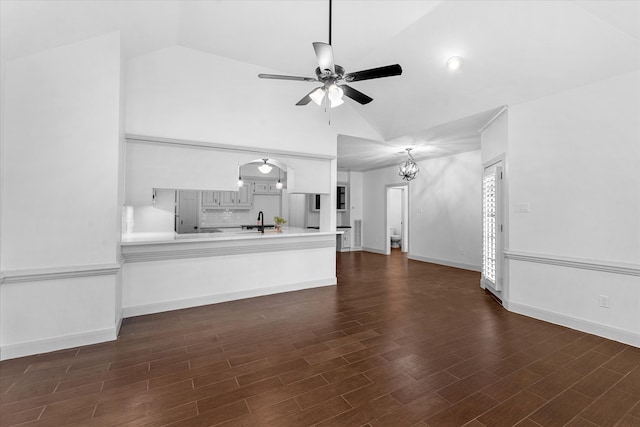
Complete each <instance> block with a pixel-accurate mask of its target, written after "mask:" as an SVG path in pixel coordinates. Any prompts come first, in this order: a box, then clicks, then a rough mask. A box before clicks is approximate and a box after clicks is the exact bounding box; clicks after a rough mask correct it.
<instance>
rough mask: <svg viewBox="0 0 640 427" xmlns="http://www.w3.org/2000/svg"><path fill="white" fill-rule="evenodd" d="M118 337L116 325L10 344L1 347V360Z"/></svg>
mask: <svg viewBox="0 0 640 427" xmlns="http://www.w3.org/2000/svg"><path fill="white" fill-rule="evenodd" d="M117 337H118V330H117V329H116V328H115V327H114V328H107V329H98V330H95V331H89V332H81V333H78V334H71V335H64V336H61V337H55V338H46V339H42V340H36V341H29V342H24V343H19V344H9V345H4V346H2V347H1V348H0V354H1V355H2V357H1V359H0V360H7V359H15V358H16V357H23V356H30V355H33V354H40V353H48V352H50V351H57V350H64V349H70V348H74V347H80V346H84V345H91V344H97V343H101V342H105V341H114V340H115V339H116V338H117Z"/></svg>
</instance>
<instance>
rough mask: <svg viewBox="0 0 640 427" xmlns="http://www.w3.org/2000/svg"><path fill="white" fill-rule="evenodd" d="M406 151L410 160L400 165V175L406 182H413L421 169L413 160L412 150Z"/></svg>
mask: <svg viewBox="0 0 640 427" xmlns="http://www.w3.org/2000/svg"><path fill="white" fill-rule="evenodd" d="M406 150H407V155H408V156H409V158H408V159H407V161H406V162H404V163H403V164H401V165H400V170H399V171H398V175H400V176H401V177H402V179H403V180H405V181H411V180H412V179H414V178H415V177H416V174H417V173H418V172H420V168H419V167H418V164H417V163H416V162H415V161H414V160H413V156H412V155H411V148H407V149H406Z"/></svg>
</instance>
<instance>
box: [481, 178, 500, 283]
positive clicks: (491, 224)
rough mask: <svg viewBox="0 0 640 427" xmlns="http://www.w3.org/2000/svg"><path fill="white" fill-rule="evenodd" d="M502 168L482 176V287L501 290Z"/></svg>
mask: <svg viewBox="0 0 640 427" xmlns="http://www.w3.org/2000/svg"><path fill="white" fill-rule="evenodd" d="M501 187H502V168H501V167H500V166H492V167H490V168H487V169H485V171H484V174H483V176H482V279H481V280H482V285H483V287H486V286H489V287H490V288H493V289H495V290H496V291H501V290H502V277H501V271H502V232H503V226H502V215H501V213H502V199H501Z"/></svg>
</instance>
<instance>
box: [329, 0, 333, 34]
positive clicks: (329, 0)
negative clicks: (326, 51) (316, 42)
mask: <svg viewBox="0 0 640 427" xmlns="http://www.w3.org/2000/svg"><path fill="white" fill-rule="evenodd" d="M331 3H333V2H332V1H331V0H329V44H331Z"/></svg>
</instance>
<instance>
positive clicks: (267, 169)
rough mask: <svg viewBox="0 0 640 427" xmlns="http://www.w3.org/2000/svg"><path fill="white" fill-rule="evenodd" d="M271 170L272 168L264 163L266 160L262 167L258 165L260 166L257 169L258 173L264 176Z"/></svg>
mask: <svg viewBox="0 0 640 427" xmlns="http://www.w3.org/2000/svg"><path fill="white" fill-rule="evenodd" d="M271 169H273V168H272V167H271V166H269V165H268V164H267V161H266V160H265V161H264V164H263V165H260V166H259V167H258V170H259V171H260V172H262V173H265V174H267V173H269V172H271Z"/></svg>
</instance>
